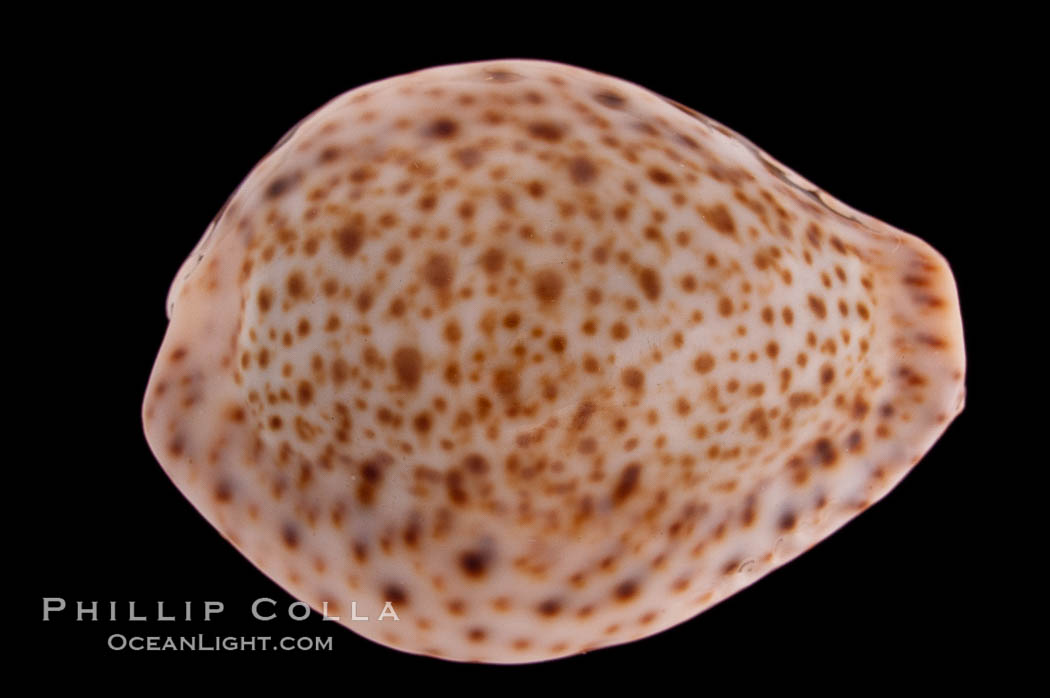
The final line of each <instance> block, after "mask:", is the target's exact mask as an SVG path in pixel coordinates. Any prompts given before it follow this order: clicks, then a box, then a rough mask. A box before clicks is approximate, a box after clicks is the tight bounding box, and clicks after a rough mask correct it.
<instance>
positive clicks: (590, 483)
mask: <svg viewBox="0 0 1050 698" xmlns="http://www.w3.org/2000/svg"><path fill="white" fill-rule="evenodd" d="M168 313H169V317H170V319H171V323H170V326H169V328H168V331H167V335H166V337H165V339H164V343H163V346H162V347H161V350H160V353H159V356H158V358H157V362H156V365H155V367H154V370H153V375H152V377H151V379H150V383H149V387H148V390H147V393H146V398H145V404H144V421H145V429H146V434H147V437H148V440H149V443H150V446H151V447H152V449H153V451H154V453H155V454H156V455H157V458H158V459H159V460H160V462H161V463H162V465H163V466H164V468H165V469H166V470H167V472H168V474H169V475H170V476H171V478H172V480H174V482H175V484H176V485H177V486H178V487H179V488H180V489H181V490H182V491H183V492H184V493H185V494H186V496H187V497H188V498H189V499H190V501H191V502H193V503H194V505H195V506H196V507H197V508H198V509H199V511H200V512H201V513H202V514H203V515H204V516H205V517H206V518H207V519H208V520H209V521H210V522H211V523H212V524H213V525H214V526H215V527H216V528H217V529H218V530H219V531H220V532H221V533H222V534H223V535H224V536H225V537H226V538H228V539H229V540H230V541H231V542H232V543H233V544H234V545H235V546H237V548H238V549H239V550H240V551H241V552H243V553H244V555H246V556H247V557H248V558H249V559H250V560H251V561H252V562H253V563H255V564H256V565H257V566H258V567H259V568H260V569H261V570H263V571H264V572H265V573H266V574H268V575H269V576H271V577H272V578H273V579H274V580H276V581H277V582H278V583H279V584H280V585H282V586H283V587H285V588H286V589H287V590H288V591H289V592H291V593H292V594H294V595H295V596H297V597H299V598H301V599H303V600H304V601H306V602H308V603H310V604H311V605H312V606H314V607H315V608H318V609H320V608H322V606H323V604H324V603H325V602H327V604H328V606H327V609H328V613H329V615H339V616H340V617H341V618H342V619H344V622H346V621H349V618H350V606H351V603H352V602H357V605H358V607H360V608H366V607H367V608H371V609H379V608H382V607H383V606H384V603H385V602H387V601H389V602H390V603H391V605H392V607H393V608H394V609H396V612H397V614H398V617H399V618H400V620H399V621H398V622H396V623H383V622H376V620H375V619H374V612H373V620H372V621H371V622H361V623H349V622H348V623H347V624H348V625H349V626H350V627H351V628H352V629H353V630H354V631H356V632H358V633H361V634H362V635H364V636H366V637H369V638H371V639H373V640H375V641H377V642H380V643H383V644H385V645H389V646H391V647H395V648H398V649H401V650H405V651H408V652H414V653H421V654H427V655H432V656H436V657H444V658H448V659H454V660H473V661H482V662H506V663H513V662H529V661H537V660H544V659H550V658H553V657H559V656H562V655H567V654H572V653H576V652H581V651H585V650H592V649H595V648H599V647H603V646H607V645H612V644H617V643H623V642H629V641H631V640H635V639H638V638H641V637H645V636H648V635H652V634H653V633H657V632H659V631H661V630H663V629H665V628H667V627H669V626H672V625H675V624H677V623H680V622H682V621H684V620H686V619H688V618H690V617H692V616H694V615H696V614H698V613H700V612H701V611H703V610H704V609H706V608H709V607H710V606H711V605H712V604H715V603H718V602H719V601H720V600H721V599H724V598H725V597H727V596H728V595H730V594H732V593H734V592H736V591H738V590H739V589H741V588H742V587H744V586H746V585H748V584H750V583H751V582H753V581H755V580H756V579H757V578H759V577H761V576H762V575H764V574H766V573H768V572H769V571H770V570H773V569H775V568H776V567H777V566H779V565H782V564H783V563H785V562H787V561H788V560H791V559H792V558H793V557H795V556H797V555H798V554H799V553H801V552H802V551H804V550H806V549H807V548H809V547H810V546H812V545H814V544H815V543H817V542H818V541H820V540H822V539H823V538H825V537H827V536H828V535H829V534H831V533H832V532H833V531H835V530H836V529H837V528H839V527H840V526H842V525H843V524H844V523H846V522H847V521H848V520H849V519H850V518H851V517H853V516H855V515H857V514H858V513H859V512H861V511H862V510H864V509H865V508H866V507H868V506H870V505H871V504H872V503H874V502H875V501H877V500H878V499H879V498H880V497H882V496H884V495H885V494H886V493H887V492H888V491H889V490H890V489H891V488H892V487H893V486H894V485H895V484H896V483H897V482H898V481H900V479H901V478H902V477H904V475H905V474H906V473H907V472H908V470H909V469H910V468H911V467H912V466H913V465H915V463H916V462H917V461H918V460H919V459H920V458H921V457H922V455H923V454H924V453H925V452H926V450H927V449H929V448H930V446H931V445H932V444H933V442H934V441H935V440H936V439H937V437H938V436H939V435H940V434H941V433H942V432H943V431H944V429H945V428H946V426H947V425H948V423H949V422H950V421H951V420H952V418H953V417H954V416H955V415H956V414H958V412H959V411H960V409H961V408H962V403H963V378H964V369H965V358H964V351H963V339H962V328H961V321H960V315H959V307H958V300H957V295H956V290H955V285H954V281H953V279H952V275H951V272H950V271H949V269H948V265H947V264H946V263H945V261H944V259H942V258H941V256H940V255H938V254H937V252H935V251H934V250H933V249H931V248H930V247H929V246H928V245H926V244H925V243H923V242H922V241H921V240H919V239H917V238H915V237H912V236H911V235H908V234H906V233H903V232H901V231H899V230H897V229H895V228H893V227H891V226H889V225H886V224H884V223H881V222H879V221H877V220H874V219H872V218H870V217H869V216H866V215H864V214H861V213H859V212H857V211H854V210H853V209H851V208H849V207H847V206H845V205H844V204H842V203H840V202H838V201H836V200H834V199H832V198H831V197H829V196H828V195H827V194H825V193H824V192H822V191H820V190H819V189H817V188H816V187H814V186H813V185H811V184H810V183H809V182H807V181H805V180H804V179H802V178H801V177H799V176H798V175H796V174H794V173H793V172H791V171H789V170H788V169H786V168H785V167H783V166H782V165H780V164H779V163H777V162H775V161H774V160H772V159H771V158H770V157H769V156H768V155H766V154H765V153H763V152H762V151H760V150H759V149H758V148H756V147H755V146H754V145H752V144H751V143H750V142H748V141H747V140H746V139H744V138H742V137H740V136H738V135H737V134H735V133H733V132H732V131H730V130H728V129H727V128H725V127H723V126H721V125H720V124H717V123H715V122H713V121H712V120H710V119H708V118H706V117H704V116H702V115H701V114H698V113H696V112H693V111H692V110H690V109H687V108H685V107H682V106H680V105H678V104H675V103H673V102H670V101H669V100H667V99H664V98H662V97H660V96H658V95H656V94H653V93H652V92H649V91H647V90H645V89H643V88H641V87H638V86H636V85H633V84H630V83H627V82H624V81H622V80H618V79H615V78H612V77H608V76H605V75H600V74H596V73H592V72H589V71H587V70H582V69H579V68H574V67H570V66H566V65H559V64H555V63H547V62H541V61H519V60H506V61H495V62H485V63H471V64H464V65H453V66H446V67H440V68H433V69H430V70H424V71H420V72H417V73H413V74H410V75H404V76H401V77H396V78H391V79H389V80H384V81H381V82H377V83H374V84H371V85H366V86H364V87H361V88H358V89H355V90H352V91H350V92H348V93H346V94H344V95H342V96H340V97H338V98H336V99H335V100H333V101H332V102H330V103H329V104H327V105H326V106H324V107H323V108H321V109H320V110H318V111H317V112H315V113H314V114H312V115H311V116H309V117H308V118H306V119H305V120H304V121H303V122H302V123H300V124H299V125H298V126H297V127H296V128H295V129H294V130H293V131H292V132H291V133H290V134H289V135H288V136H287V137H286V138H285V139H283V140H282V142H281V143H280V144H279V145H278V146H277V147H276V148H275V149H274V150H273V151H272V152H271V153H270V154H269V155H267V156H266V157H265V158H264V159H263V160H262V162H260V163H259V164H258V165H257V166H256V167H255V169H254V170H253V171H252V172H251V173H250V174H249V175H248V178H247V179H246V180H245V181H244V183H243V184H242V185H241V186H240V187H239V188H238V189H237V191H236V192H235V193H234V194H233V196H232V197H231V198H230V200H229V202H228V203H227V205H226V206H225V207H224V208H223V210H222V211H221V212H220V213H219V215H218V216H217V217H216V219H215V221H214V222H213V223H212V225H211V226H210V227H209V228H208V230H207V231H206V233H205V235H204V238H203V239H202V240H201V242H200V243H199V244H198V246H197V249H196V250H194V252H193V254H192V255H191V256H190V258H189V259H188V260H187V261H186V263H185V264H184V266H183V268H182V269H181V270H180V272H179V274H178V277H177V278H176V280H175V282H174V285H173V286H172V288H171V293H170V297H169V299H168Z"/></svg>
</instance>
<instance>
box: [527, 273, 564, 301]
mask: <svg viewBox="0 0 1050 698" xmlns="http://www.w3.org/2000/svg"><path fill="white" fill-rule="evenodd" d="M564 286H565V282H564V281H563V280H562V277H561V274H559V273H558V272H557V271H555V270H554V269H543V270H541V271H539V272H537V273H536V275H535V276H533V278H532V290H533V292H535V294H536V297H537V298H539V299H540V300H541V301H543V302H544V303H554V302H555V301H557V300H558V298H559V297H561V292H562V289H563V288H564Z"/></svg>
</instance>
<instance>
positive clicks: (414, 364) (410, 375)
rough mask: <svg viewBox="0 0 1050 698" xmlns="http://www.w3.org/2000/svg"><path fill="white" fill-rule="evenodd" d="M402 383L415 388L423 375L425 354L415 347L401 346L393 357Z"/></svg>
mask: <svg viewBox="0 0 1050 698" xmlns="http://www.w3.org/2000/svg"><path fill="white" fill-rule="evenodd" d="M392 361H393V364H394V371H395V373H396V374H397V378H398V380H399V381H400V383H401V385H403V386H405V387H407V388H415V387H416V386H417V385H419V380H420V378H421V377H422V375H423V355H422V354H421V353H420V352H419V350H418V349H416V348H415V347H401V348H399V349H398V350H397V351H395V352H394V355H393V358H392Z"/></svg>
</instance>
